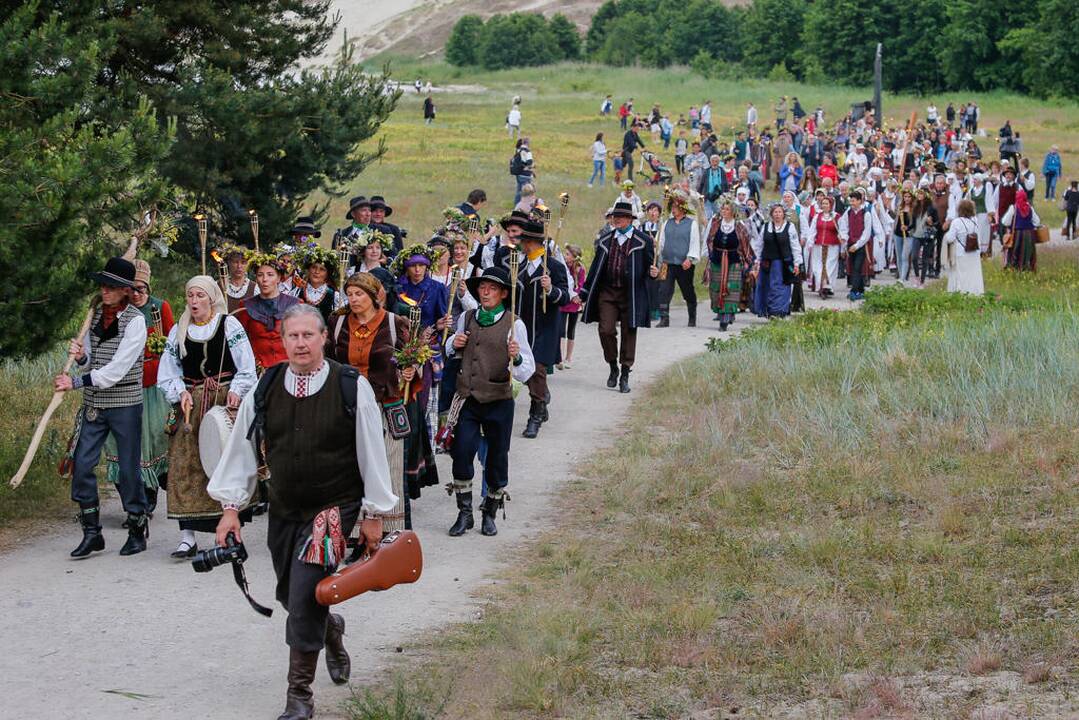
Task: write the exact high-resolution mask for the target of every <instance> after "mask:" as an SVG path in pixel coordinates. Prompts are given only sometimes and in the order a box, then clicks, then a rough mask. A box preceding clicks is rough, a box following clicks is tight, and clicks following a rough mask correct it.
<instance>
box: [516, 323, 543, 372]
mask: <svg viewBox="0 0 1079 720" xmlns="http://www.w3.org/2000/svg"><path fill="white" fill-rule="evenodd" d="M513 339H514V340H516V341H517V344H518V345H519V346H520V347H521V353H520V355H521V364H520V365H514V364H513V363H510V368H511V370H510V372H511V374H512V375H513V379H514V380H516V381H517V382H522V383H525V382H528V379H529V378H531V377H532V374H533V373H534V372H536V359H535V358H534V357H533V356H532V346H531V345H529V344H528V329H527V328H526V327H525V324H524V322H523V321H521V319H520V318H518V319H516V320H514V322H513ZM544 372H546V370H544Z"/></svg>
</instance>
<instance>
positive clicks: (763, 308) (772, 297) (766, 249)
mask: <svg viewBox="0 0 1079 720" xmlns="http://www.w3.org/2000/svg"><path fill="white" fill-rule="evenodd" d="M750 245H751V247H752V248H753V254H754V255H755V256H756V257H757V262H756V266H755V267H756V269H757V271H758V273H759V274H758V276H757V284H756V287H755V291H756V292H754V297H753V308H754V311H755V312H756V313H757V315H759V316H761V317H786V316H787V315H790V312H791V286H792V285H793V284H794V283H795V282H796V279H795V275H794V268H795V267H796V266H797V265H798V264H799V263H800V261H801V255H802V245H801V243H799V241H798V230H797V229H796V228H795V226H794V223H793V222H791V221H790V220H784V221H783V224H782V225H780V226H779V227H776V224H775V222H774V221H773V220H769V221H768V222H767V224H766V225H765V226H764V230H763V231H762V232H761V234H760V235H754V236H753V237H752V238H751V239H750Z"/></svg>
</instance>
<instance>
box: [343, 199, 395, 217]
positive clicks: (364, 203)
mask: <svg viewBox="0 0 1079 720" xmlns="http://www.w3.org/2000/svg"><path fill="white" fill-rule="evenodd" d="M359 207H366V208H370V207H371V201H370V200H368V199H367V198H366V197H364V196H363V195H357V196H356V197H354V198H352V199H351V200H349V201H348V212H347V213H345V220H351V219H352V211H353V210H355V209H356V208H359ZM386 214H387V215H389V213H386Z"/></svg>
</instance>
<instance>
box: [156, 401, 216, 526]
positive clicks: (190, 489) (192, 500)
mask: <svg viewBox="0 0 1079 720" xmlns="http://www.w3.org/2000/svg"><path fill="white" fill-rule="evenodd" d="M228 394H229V383H228V381H225V382H223V383H221V385H220V386H219V387H218V389H217V390H207V391H205V392H204V391H203V388H202V387H201V386H199V387H195V388H193V389H192V391H191V399H192V401H193V405H192V408H191V431H190V432H188V431H187V430H185V429H184V428H183V427H182V425H183V423H182V421H181V427H180V428H179V429H178V430H177V431H176V434H175V435H173V436H172V440H171V442H170V443H169V487H168V498H169V504H168V508H169V512H168V516H169V518H170V519H175V520H206V521H216V520H217V519H219V518H220V517H221V503H219V502H218V501H216V500H214V499H213V498H212V497H210V495H209V494H208V493H207V492H206V486H207V485H208V484H209V482H210V479H209V478H208V477H206V473H205V472H204V471H203V469H202V460H201V458H200V457H199V428H200V427H202V418H203V416H204V415H205V414H206V412H205V411H208V410H209V409H210V408H212V407H214V406H215V405H225V404H226V403H227V402H228ZM192 529H208V530H212V529H213V528H212V526H211V523H209V522H207V523H199V524H198V527H192ZM208 530H207V531H208Z"/></svg>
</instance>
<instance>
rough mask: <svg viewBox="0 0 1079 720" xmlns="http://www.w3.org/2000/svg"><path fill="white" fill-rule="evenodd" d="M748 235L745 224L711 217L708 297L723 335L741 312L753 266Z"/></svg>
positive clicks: (708, 237)
mask: <svg viewBox="0 0 1079 720" xmlns="http://www.w3.org/2000/svg"><path fill="white" fill-rule="evenodd" d="M729 207H731V209H732V210H733V208H734V206H733V205H729ZM749 235H750V233H749V230H748V228H746V226H745V223H741V222H739V221H737V220H735V219H734V218H733V217H732V218H731V219H730V220H724V219H723V218H722V216H721V214H720V213H716V214H715V215H713V216H712V220H711V222H710V223H709V226H708V235H707V246H708V262H709V269H708V294H709V297H710V298H711V301H712V312H714V313H716V315H718V316H719V329H720V330H721V331H724V330H726V329H727V327H728V326H729V325H730V324H731V323H733V322H734V316H735V315H736V314H737V313H738V312H740V311H741V309H742V304H741V302H742V289H743V284H744V277H743V274H744V272H745V270H746V269H747V266H748V264H749V263H750V262H752V252H753V251H752V248H750V245H749V240H750V238H749Z"/></svg>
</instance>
